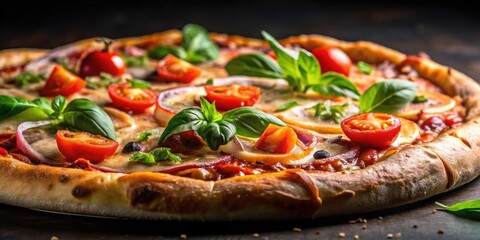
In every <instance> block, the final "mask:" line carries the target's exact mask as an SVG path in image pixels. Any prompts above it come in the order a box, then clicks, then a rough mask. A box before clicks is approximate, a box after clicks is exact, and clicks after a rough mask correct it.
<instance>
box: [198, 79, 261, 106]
mask: <svg viewBox="0 0 480 240" xmlns="http://www.w3.org/2000/svg"><path fill="white" fill-rule="evenodd" d="M205 91H206V92H207V96H205V99H206V100H207V101H209V102H211V103H212V102H215V106H216V107H217V109H219V110H222V111H228V110H231V109H234V108H239V107H243V106H253V104H255V103H256V102H257V100H258V98H259V97H260V88H258V87H254V86H239V85H232V86H212V85H207V86H205Z"/></svg>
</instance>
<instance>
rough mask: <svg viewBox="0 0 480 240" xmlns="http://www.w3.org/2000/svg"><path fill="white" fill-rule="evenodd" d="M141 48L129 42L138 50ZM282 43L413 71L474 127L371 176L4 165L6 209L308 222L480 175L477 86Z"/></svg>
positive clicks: (379, 57)
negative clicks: (189, 174) (199, 176)
mask: <svg viewBox="0 0 480 240" xmlns="http://www.w3.org/2000/svg"><path fill="white" fill-rule="evenodd" d="M164 34H165V33H164ZM169 34H171V36H168V37H167V35H168V34H166V35H162V34H159V35H155V34H154V35H150V37H143V40H145V41H149V42H151V41H153V42H155V41H164V42H165V43H166V42H170V43H178V42H179V41H180V38H181V36H180V38H179V36H178V34H179V33H178V31H177V32H175V31H172V32H170V33H169ZM211 37H212V38H213V39H214V40H215V41H217V42H218V43H221V44H225V45H229V44H235V45H238V46H250V47H257V48H264V47H266V44H265V42H263V41H260V40H251V39H248V38H243V37H239V36H226V35H220V34H211ZM159 39H160V40H159ZM162 39H163V40H162ZM143 40H139V39H135V38H133V39H124V40H122V41H125V43H126V44H139V43H141V42H142V41H143ZM282 43H283V44H291V45H300V46H301V47H303V48H306V49H310V50H311V49H313V48H316V47H319V46H336V47H339V48H341V49H343V50H344V51H345V52H347V54H349V56H350V57H351V58H352V59H353V60H354V61H357V60H364V61H368V62H372V63H377V62H382V61H385V60H387V61H390V62H393V63H395V64H409V65H411V66H412V67H414V68H415V69H416V70H417V71H418V72H419V73H420V74H421V75H422V76H424V77H426V78H427V79H429V80H431V81H433V82H434V83H436V84H437V85H439V86H440V87H442V88H443V89H444V90H445V91H446V93H448V94H449V95H451V96H454V95H459V96H461V97H462V98H463V99H464V106H465V107H466V108H467V110H468V114H467V119H468V122H467V123H466V124H464V125H462V126H460V127H458V128H456V129H452V130H450V131H448V132H446V133H444V134H442V135H441V136H440V137H439V138H437V139H436V140H435V141H433V142H431V143H428V144H420V145H416V146H412V147H409V148H406V149H403V150H401V151H399V152H397V153H395V154H393V155H390V156H388V157H386V158H385V159H383V160H382V161H381V162H378V163H376V164H374V165H371V166H369V167H367V168H365V169H362V170H357V171H344V172H336V173H329V172H305V171H303V170H298V169H290V170H286V171H283V172H278V173H270V174H261V175H250V176H243V177H234V178H227V179H223V180H220V181H216V182H213V181H201V180H195V179H190V178H183V177H178V176H172V175H167V174H159V173H145V172H141V173H134V174H119V173H102V172H96V171H85V170H80V169H69V168H57V167H49V166H35V165H29V164H25V163H23V162H20V161H17V160H15V159H13V158H10V157H4V158H0V176H1V177H2V181H0V201H1V202H4V203H7V204H12V205H19V206H24V207H30V208H39V209H44V210H51V211H61V212H71V213H80V214H92V215H106V216H118V217H130V218H153V219H190V220H226V219H233V220H238V219H278V218H305V217H320V216H331V215H337V214H351V213H360V212H366V211H372V210H379V209H384V208H389V207H393V206H398V205H402V204H407V203H410V202H414V201H419V200H421V199H425V198H428V197H431V196H434V195H436V194H439V193H442V192H445V191H448V190H450V189H453V188H456V187H458V186H461V185H463V184H465V183H467V182H469V181H471V180H472V179H474V178H476V177H478V176H479V175H480V157H479V156H480V119H479V117H478V116H479V111H480V110H479V106H478V104H480V103H479V101H478V98H479V97H480V87H479V86H478V85H477V84H476V83H475V82H474V81H473V80H471V79H470V78H468V77H467V76H465V75H463V74H461V73H459V72H457V71H454V70H451V69H449V68H446V67H444V66H441V65H439V64H436V63H434V62H432V61H430V60H427V59H420V58H417V59H412V58H407V57H406V56H405V55H404V54H401V53H399V52H396V51H394V50H391V49H388V48H385V47H382V46H379V45H377V44H373V43H369V42H356V43H349V42H343V41H338V40H335V39H332V38H328V37H323V36H318V35H310V36H307V35H303V36H298V37H291V38H287V39H285V40H283V41H282Z"/></svg>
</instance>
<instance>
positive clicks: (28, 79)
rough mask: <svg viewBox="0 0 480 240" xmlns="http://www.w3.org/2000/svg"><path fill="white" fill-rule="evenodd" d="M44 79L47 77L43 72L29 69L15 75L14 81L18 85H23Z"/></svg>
mask: <svg viewBox="0 0 480 240" xmlns="http://www.w3.org/2000/svg"><path fill="white" fill-rule="evenodd" d="M45 79H47V76H46V75H45V74H43V73H39V74H37V73H34V72H31V71H25V72H22V73H20V74H19V75H17V76H16V77H15V81H16V83H17V84H16V85H17V86H18V87H24V86H26V85H28V84H31V83H37V82H41V81H43V80H45Z"/></svg>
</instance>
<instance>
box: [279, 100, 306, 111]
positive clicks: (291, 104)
mask: <svg viewBox="0 0 480 240" xmlns="http://www.w3.org/2000/svg"><path fill="white" fill-rule="evenodd" d="M297 106H300V103H298V102H297V101H292V102H288V103H285V104H283V105H281V106H279V107H277V108H276V109H275V112H281V111H286V110H288V109H290V108H293V107H297Z"/></svg>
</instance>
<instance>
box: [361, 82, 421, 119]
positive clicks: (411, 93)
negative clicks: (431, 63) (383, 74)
mask: <svg viewBox="0 0 480 240" xmlns="http://www.w3.org/2000/svg"><path fill="white" fill-rule="evenodd" d="M416 92H417V85H416V84H415V83H413V82H410V81H407V80H400V79H393V80H386V81H381V82H378V83H375V84H374V85H372V86H371V87H370V88H368V89H367V91H365V92H364V93H363V94H362V96H361V97H360V99H359V107H360V112H361V113H365V112H385V113H393V112H396V111H398V110H400V109H401V108H403V107H405V106H406V105H407V104H409V103H410V102H412V101H413V99H414V98H415V96H416Z"/></svg>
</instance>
